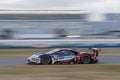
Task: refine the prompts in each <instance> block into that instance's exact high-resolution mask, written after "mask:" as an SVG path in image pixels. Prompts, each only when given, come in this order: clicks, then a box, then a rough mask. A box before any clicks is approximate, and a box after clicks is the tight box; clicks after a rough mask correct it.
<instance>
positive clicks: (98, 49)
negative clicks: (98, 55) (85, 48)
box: [89, 48, 101, 51]
mask: <svg viewBox="0 0 120 80" xmlns="http://www.w3.org/2000/svg"><path fill="white" fill-rule="evenodd" d="M89 50H94V51H101V49H100V48H89Z"/></svg>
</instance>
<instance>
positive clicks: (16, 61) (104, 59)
mask: <svg viewBox="0 0 120 80" xmlns="http://www.w3.org/2000/svg"><path fill="white" fill-rule="evenodd" d="M98 59H99V63H98V64H120V55H101V56H99V57H98ZM26 63H27V58H23V57H21V58H0V66H24V65H27V64H26Z"/></svg>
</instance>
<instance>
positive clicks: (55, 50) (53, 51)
mask: <svg viewBox="0 0 120 80" xmlns="http://www.w3.org/2000/svg"><path fill="white" fill-rule="evenodd" d="M59 50H60V49H54V50H52V51H49V52H47V53H46V54H51V53H55V52H57V51H59Z"/></svg>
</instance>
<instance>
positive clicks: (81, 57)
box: [27, 48, 100, 64]
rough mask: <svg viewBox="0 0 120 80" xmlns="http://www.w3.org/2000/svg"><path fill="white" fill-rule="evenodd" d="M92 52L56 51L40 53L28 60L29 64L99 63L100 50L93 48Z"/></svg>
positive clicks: (75, 50)
mask: <svg viewBox="0 0 120 80" xmlns="http://www.w3.org/2000/svg"><path fill="white" fill-rule="evenodd" d="M90 50H92V52H81V51H80V50H78V49H54V50H52V51H49V52H38V53H36V54H33V55H32V56H30V57H28V58H27V63H28V64H79V63H82V64H90V63H97V62H98V59H97V57H98V53H99V51H100V49H98V48H91V49H90Z"/></svg>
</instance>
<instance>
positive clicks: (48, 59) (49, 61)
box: [41, 55, 52, 64]
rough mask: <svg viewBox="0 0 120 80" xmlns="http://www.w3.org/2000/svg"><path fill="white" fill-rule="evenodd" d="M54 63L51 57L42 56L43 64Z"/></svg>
mask: <svg viewBox="0 0 120 80" xmlns="http://www.w3.org/2000/svg"><path fill="white" fill-rule="evenodd" d="M51 61H52V59H51V57H50V56H49V55H43V56H41V62H42V64H50V63H51Z"/></svg>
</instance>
